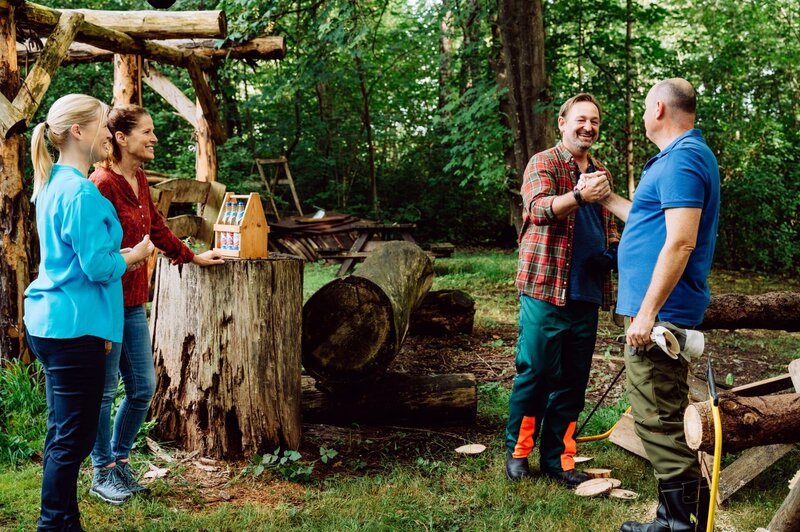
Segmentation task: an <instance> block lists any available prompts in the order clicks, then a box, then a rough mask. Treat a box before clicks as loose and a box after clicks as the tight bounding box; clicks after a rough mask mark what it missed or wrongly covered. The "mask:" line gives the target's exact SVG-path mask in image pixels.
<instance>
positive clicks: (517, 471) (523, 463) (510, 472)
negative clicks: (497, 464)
mask: <svg viewBox="0 0 800 532" xmlns="http://www.w3.org/2000/svg"><path fill="white" fill-rule="evenodd" d="M529 476H531V470H530V468H529V467H528V458H527V457H526V458H514V457H513V456H512V455H511V453H508V454H506V478H507V479H508V480H520V479H523V478H526V477H529Z"/></svg>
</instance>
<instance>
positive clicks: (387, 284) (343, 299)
mask: <svg viewBox="0 0 800 532" xmlns="http://www.w3.org/2000/svg"><path fill="white" fill-rule="evenodd" d="M432 282H433V264H432V263H431V261H430V259H429V258H428V256H427V255H426V254H425V252H424V251H422V249H420V248H419V246H417V245H415V244H412V243H410V242H402V241H392V242H387V243H386V245H385V246H383V247H381V248H380V249H378V250H376V251H374V252H373V253H372V254H370V256H369V257H367V259H366V260H365V261H364V263H363V264H362V265H361V266H360V267H359V268H358V270H357V271H356V272H355V273H354V274H352V275H349V276H347V277H343V278H340V279H335V280H333V281H331V282H330V283H328V284H326V285H325V286H323V287H322V288H320V289H319V290H318V291H317V292H316V293H315V294H314V295H312V296H311V298H310V299H309V300H308V302H307V303H306V304H305V306H304V307H303V365H304V367H305V368H306V370H308V372H309V373H311V374H312V375H313V376H314V377H316V378H317V379H318V380H321V381H323V382H324V383H325V385H326V386H334V385H343V386H350V385H352V384H355V383H359V382H365V381H370V380H373V379H374V378H375V376H376V375H380V374H382V373H384V372H385V371H386V367H387V366H388V364H389V362H391V361H392V360H393V359H394V357H395V356H396V355H397V352H398V351H399V350H400V345H401V344H402V343H403V340H404V339H405V336H406V332H407V330H408V323H409V318H410V315H411V312H412V310H413V309H414V307H416V306H417V305H418V304H419V302H420V301H421V300H422V298H423V297H424V296H425V294H426V293H427V291H428V289H430V286H431V283H432Z"/></svg>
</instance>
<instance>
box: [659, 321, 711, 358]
mask: <svg viewBox="0 0 800 532" xmlns="http://www.w3.org/2000/svg"><path fill="white" fill-rule="evenodd" d="M650 339H651V340H652V341H653V343H654V344H655V345H657V346H658V347H659V348H661V350H662V351H664V352H665V353H666V354H667V355H669V356H670V357H671V358H674V359H676V360H677V359H678V356H679V355H680V356H681V357H683V359H684V360H686V361H687V362H690V363H691V362H692V361H694V360H697V359H698V358H700V355H702V354H703V349H705V337H704V336H703V333H701V332H700V331H694V330H692V329H681V328H680V327H676V326H675V325H673V324H671V323H670V322H668V321H659V322H656V324H655V325H654V326H653V331H652V332H651V333H650Z"/></svg>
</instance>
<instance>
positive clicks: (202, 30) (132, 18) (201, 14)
mask: <svg viewBox="0 0 800 532" xmlns="http://www.w3.org/2000/svg"><path fill="white" fill-rule="evenodd" d="M64 11H75V12H78V13H82V14H83V15H84V16H85V17H86V21H87V22H91V23H92V24H96V25H98V26H103V27H104V28H109V29H112V30H117V31H121V32H124V33H127V34H128V35H130V36H131V37H133V38H134V39H205V38H209V39H224V38H225V37H227V36H228V23H227V20H226V18H225V12H224V11H219V10H216V11H99V10H94V9H75V10H72V9H65V10H64Z"/></svg>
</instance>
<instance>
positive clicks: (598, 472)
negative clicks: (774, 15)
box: [583, 467, 611, 478]
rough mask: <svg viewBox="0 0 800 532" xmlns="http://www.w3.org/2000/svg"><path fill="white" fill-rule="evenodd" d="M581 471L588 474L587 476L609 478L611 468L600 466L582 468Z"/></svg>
mask: <svg viewBox="0 0 800 532" xmlns="http://www.w3.org/2000/svg"><path fill="white" fill-rule="evenodd" d="M583 472H584V473H586V474H587V475H589V478H611V470H610V469H605V468H602V467H595V468H591V469H584V470H583Z"/></svg>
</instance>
